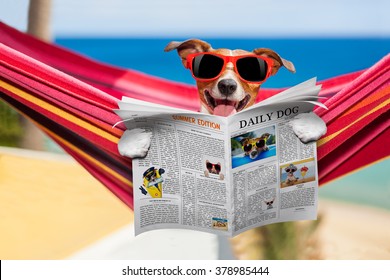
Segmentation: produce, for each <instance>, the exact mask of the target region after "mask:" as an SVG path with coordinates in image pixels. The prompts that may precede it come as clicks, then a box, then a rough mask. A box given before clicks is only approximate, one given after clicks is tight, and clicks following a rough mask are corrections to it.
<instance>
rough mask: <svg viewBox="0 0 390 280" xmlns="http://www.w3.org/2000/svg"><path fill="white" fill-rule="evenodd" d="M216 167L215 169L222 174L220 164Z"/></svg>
mask: <svg viewBox="0 0 390 280" xmlns="http://www.w3.org/2000/svg"><path fill="white" fill-rule="evenodd" d="M214 167H215V170H216V171H217V172H220V171H221V166H220V165H219V164H216V165H215V166H214Z"/></svg>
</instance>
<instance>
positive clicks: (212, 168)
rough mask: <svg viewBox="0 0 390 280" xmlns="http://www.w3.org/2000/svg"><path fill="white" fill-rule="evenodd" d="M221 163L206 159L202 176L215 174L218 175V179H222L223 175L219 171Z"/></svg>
mask: <svg viewBox="0 0 390 280" xmlns="http://www.w3.org/2000/svg"><path fill="white" fill-rule="evenodd" d="M221 169H222V167H221V163H220V162H218V163H211V162H210V161H209V160H206V170H205V171H204V176H206V177H209V176H210V174H215V175H218V176H219V179H220V180H223V179H224V177H225V176H224V175H223V174H222V173H221Z"/></svg>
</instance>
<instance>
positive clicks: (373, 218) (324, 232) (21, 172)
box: [0, 148, 390, 260]
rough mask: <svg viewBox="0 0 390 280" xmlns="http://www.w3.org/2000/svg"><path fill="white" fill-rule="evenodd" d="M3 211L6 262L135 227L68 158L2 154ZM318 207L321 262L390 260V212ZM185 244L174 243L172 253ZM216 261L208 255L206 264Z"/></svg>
mask: <svg viewBox="0 0 390 280" xmlns="http://www.w3.org/2000/svg"><path fill="white" fill-rule="evenodd" d="M70 174H71V176H69V175H70ZM0 205H1V211H0V248H1V250H0V259H62V258H68V257H70V256H72V255H74V254H76V253H77V252H79V251H80V250H83V249H84V248H86V247H90V246H94V244H96V243H99V242H101V241H102V240H104V239H106V238H108V239H109V238H110V236H113V235H115V234H116V233H117V231H118V230H119V229H121V228H123V227H130V226H132V225H131V222H132V218H133V215H132V213H131V211H130V210H129V209H128V208H127V207H126V206H125V205H124V204H123V203H122V202H121V201H120V200H119V199H117V198H116V197H115V196H114V195H113V194H112V193H110V192H109V191H108V190H107V189H106V188H105V187H104V186H103V185H101V184H100V183H99V182H98V181H97V180H95V179H94V178H93V177H92V176H91V175H90V174H88V172H86V171H85V170H84V169H83V168H82V167H81V166H80V165H78V164H77V163H76V162H75V161H74V160H72V159H71V158H70V157H69V156H66V155H61V156H58V155H57V156H56V155H53V154H49V153H38V152H35V153H34V152H27V151H23V150H18V149H4V148H0ZM319 209H320V213H321V214H322V217H323V222H322V223H321V225H320V228H319V238H320V240H321V256H322V257H323V258H325V259H387V260H390V211H385V210H381V209H376V208H370V207H366V206H361V205H353V204H348V203H345V202H335V201H327V200H320V203H319ZM193 233H195V232H193ZM126 234H127V233H126ZM126 234H125V235H124V237H123V238H124V240H126V238H128V237H127V235H126ZM175 235H176V234H175ZM121 236H122V235H121ZM183 236H184V237H183V238H187V237H188V234H187V235H183ZM191 236H192V235H191ZM120 238H122V237H120ZM167 238H168V237H167ZM169 238H170V240H171V239H172V236H169ZM192 238H194V237H192ZM202 240H206V239H202ZM207 240H208V242H209V241H210V242H214V243H215V242H216V241H212V240H214V239H212V238H207ZM215 240H216V239H215ZM116 242H117V243H115V244H122V241H120V240H116ZM172 242H173V241H172ZM141 243H142V242H141ZM141 243H140V242H138V241H136V242H133V243H131V242H128V243H126V242H125V243H123V244H134V246H133V245H128V246H129V247H128V248H127V250H129V251H131V254H132V256H137V255H138V254H137V252H136V250H143V249H142V246H141V247H140V246H138V245H139V244H141ZM203 243H204V244H205V245H206V243H207V242H203ZM214 243H212V244H209V243H207V244H208V245H207V246H208V247H210V246H211V247H213V248H214V247H216V245H217V244H214ZM110 244H112V243H110ZM182 245H183V242H181V243H172V246H171V247H172V248H171V249H172V254H173V255H175V254H174V253H175V252H174V250H177V251H178V252H179V251H180V249H181V248H182ZM214 245H215V246H214ZM108 246H109V247H110V248H111V247H112V246H111V245H108ZM118 248H119V247H118ZM113 250H114V249H113V248H111V249H110V250H108V251H110V252H112V251H113ZM215 250H217V249H215ZM122 251H123V252H125V251H126V250H123V249H122ZM122 251H121V252H122ZM138 252H140V253H142V252H141V251H138ZM215 252H216V251H215ZM125 253H126V252H125ZM125 253H123V255H122V254H119V253H118V252H116V253H115V252H113V253H112V256H111V257H117V256H121V257H122V258H126V256H128V255H126V254H125ZM207 256H209V257H207ZM216 256H217V255H216V254H214V253H213V252H211V251H210V253H209V254H208V255H206V254H203V255H202V258H205V259H207V258H215V257H216ZM102 257H103V256H102ZM104 257H105V258H110V256H104ZM154 258H158V256H157V255H154Z"/></svg>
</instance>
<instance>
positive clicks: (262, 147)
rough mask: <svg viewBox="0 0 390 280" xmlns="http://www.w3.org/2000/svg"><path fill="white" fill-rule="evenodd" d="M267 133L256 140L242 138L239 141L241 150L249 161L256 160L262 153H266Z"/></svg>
mask: <svg viewBox="0 0 390 280" xmlns="http://www.w3.org/2000/svg"><path fill="white" fill-rule="evenodd" d="M269 136H270V134H269V133H264V134H263V135H261V137H258V138H247V137H246V138H243V139H242V140H241V145H242V149H243V150H244V153H245V155H246V156H249V157H250V159H256V158H257V157H258V156H259V155H260V154H261V153H262V152H264V151H268V150H269V148H268V146H267V140H268V137H269Z"/></svg>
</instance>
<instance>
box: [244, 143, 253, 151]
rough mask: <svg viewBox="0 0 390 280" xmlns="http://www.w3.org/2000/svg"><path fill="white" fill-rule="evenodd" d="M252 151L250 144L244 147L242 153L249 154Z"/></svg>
mask: <svg viewBox="0 0 390 280" xmlns="http://www.w3.org/2000/svg"><path fill="white" fill-rule="evenodd" d="M251 149H252V144H247V145H245V146H244V151H245V152H249V151H250V150H251Z"/></svg>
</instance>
